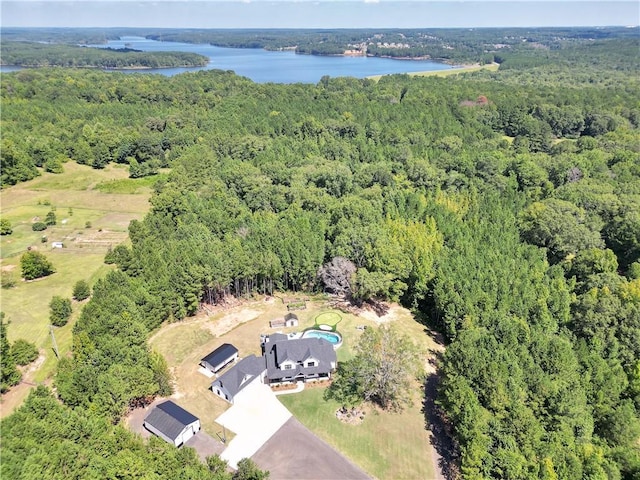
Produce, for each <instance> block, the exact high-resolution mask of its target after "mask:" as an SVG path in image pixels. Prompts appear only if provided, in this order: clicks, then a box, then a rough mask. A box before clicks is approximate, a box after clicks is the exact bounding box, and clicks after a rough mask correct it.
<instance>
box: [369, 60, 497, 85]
mask: <svg viewBox="0 0 640 480" xmlns="http://www.w3.org/2000/svg"><path fill="white" fill-rule="evenodd" d="M499 67H500V65H499V64H497V63H490V64H487V65H469V66H466V67H460V68H452V69H450V70H428V71H426V72H410V73H407V75H409V76H412V77H449V76H451V75H459V74H461V73H469V72H477V71H478V70H491V71H492V72H497V71H498V68H499ZM382 77H383V75H372V76H370V77H367V78H370V79H371V80H376V81H377V80H380V79H381V78H382Z"/></svg>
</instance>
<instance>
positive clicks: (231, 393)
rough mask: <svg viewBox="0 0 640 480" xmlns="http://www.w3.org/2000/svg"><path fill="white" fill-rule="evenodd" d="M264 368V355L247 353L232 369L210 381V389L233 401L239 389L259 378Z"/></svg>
mask: <svg viewBox="0 0 640 480" xmlns="http://www.w3.org/2000/svg"><path fill="white" fill-rule="evenodd" d="M264 370H265V364H264V357H256V356H255V355H249V356H248V357H245V358H243V359H242V360H240V361H239V362H238V363H237V364H236V365H235V366H234V367H233V368H232V369H230V370H229V371H228V372H226V373H225V374H224V375H222V376H221V377H220V378H218V379H217V380H215V381H214V382H213V383H211V390H213V391H214V392H215V393H216V394H217V395H220V396H221V397H222V398H225V399H226V400H228V401H230V402H231V403H233V397H235V396H236V395H237V394H238V392H240V390H242V389H243V388H244V387H246V386H247V385H249V384H250V383H251V382H252V381H253V380H254V379H255V378H259V377H260V376H261V375H262V373H263V372H264Z"/></svg>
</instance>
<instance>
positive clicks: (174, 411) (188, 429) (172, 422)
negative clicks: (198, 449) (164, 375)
mask: <svg viewBox="0 0 640 480" xmlns="http://www.w3.org/2000/svg"><path fill="white" fill-rule="evenodd" d="M143 425H144V427H145V428H146V429H147V430H149V431H150V432H151V433H153V434H155V435H157V436H158V437H160V438H162V439H163V440H165V441H167V442H169V443H171V444H173V445H175V446H176V447H179V446H180V445H183V444H184V443H185V442H186V441H187V440H189V439H190V438H191V437H193V436H194V435H195V434H196V433H198V431H199V430H200V420H199V419H198V418H197V417H195V416H194V415H192V414H191V413H189V412H187V411H186V410H185V409H184V408H182V407H180V406H178V405H176V404H175V403H173V402H172V401H171V400H167V401H166V402H163V403H160V404H158V405H156V406H155V407H154V408H153V409H152V410H151V412H149V415H147V416H146V418H145V419H144V423H143Z"/></svg>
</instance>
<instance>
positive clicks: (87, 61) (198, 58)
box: [0, 41, 209, 69]
mask: <svg viewBox="0 0 640 480" xmlns="http://www.w3.org/2000/svg"><path fill="white" fill-rule="evenodd" d="M0 57H1V58H2V65H18V66H22V67H76V68H118V69H122V68H165V67H200V66H203V65H206V64H207V62H208V61H209V59H208V58H207V57H205V56H202V55H198V54H195V53H187V52H141V51H139V50H132V49H127V48H124V49H112V48H88V47H80V46H78V45H51V44H43V43H30V42H7V41H3V42H2V44H1V45H0Z"/></svg>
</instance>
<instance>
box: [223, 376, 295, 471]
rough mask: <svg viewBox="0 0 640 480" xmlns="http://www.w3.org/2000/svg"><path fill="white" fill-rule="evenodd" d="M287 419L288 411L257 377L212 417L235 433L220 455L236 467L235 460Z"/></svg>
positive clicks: (249, 453)
mask: <svg viewBox="0 0 640 480" xmlns="http://www.w3.org/2000/svg"><path fill="white" fill-rule="evenodd" d="M289 418H291V413H290V412H289V410H287V409H286V408H285V407H284V405H282V404H281V403H280V402H279V401H278V399H277V398H276V396H275V395H274V394H273V392H272V391H271V388H270V387H269V386H268V385H265V384H263V383H261V382H260V380H259V379H256V380H254V381H253V382H252V383H251V384H250V385H247V386H246V387H245V388H244V389H242V391H241V392H240V393H238V394H237V395H236V396H235V399H234V403H233V405H232V406H231V408H230V409H229V410H227V411H226V412H224V413H223V414H222V415H220V416H219V417H218V418H217V419H216V422H218V423H219V424H220V425H222V426H224V427H225V428H227V429H229V430H231V431H232V432H234V433H235V434H236V436H235V437H234V438H233V440H231V441H230V442H229V445H228V446H227V448H226V449H225V450H224V452H222V455H220V456H221V457H222V458H223V459H224V460H226V461H227V462H229V466H231V467H232V468H238V461H240V460H242V459H243V458H250V457H251V456H252V455H253V454H254V453H256V452H257V451H258V449H259V448H260V447H261V446H262V445H263V444H264V443H265V442H266V441H267V440H269V438H271V436H272V435H273V434H274V433H276V432H277V431H278V430H279V429H280V427H281V426H282V425H284V424H285V423H286V421H287V420H289ZM272 478H273V477H272Z"/></svg>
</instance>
